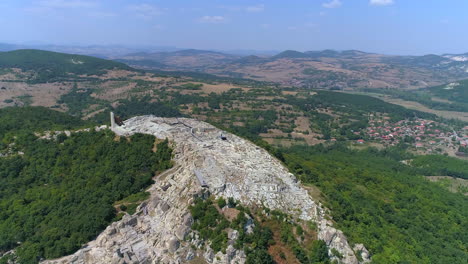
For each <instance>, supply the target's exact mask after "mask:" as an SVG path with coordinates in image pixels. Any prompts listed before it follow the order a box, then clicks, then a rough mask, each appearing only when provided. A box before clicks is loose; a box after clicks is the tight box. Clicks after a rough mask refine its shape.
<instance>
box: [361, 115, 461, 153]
mask: <svg viewBox="0 0 468 264" xmlns="http://www.w3.org/2000/svg"><path fill="white" fill-rule="evenodd" d="M355 134H360V135H364V137H363V138H362V139H359V140H357V141H356V143H357V144H364V143H365V142H366V140H367V141H369V142H374V143H380V144H382V145H384V146H395V145H397V144H399V143H400V142H404V143H408V144H411V145H412V146H413V148H414V149H415V150H416V151H418V152H422V153H425V154H445V153H447V154H448V155H451V156H459V157H464V156H468V126H465V127H463V128H462V129H459V130H458V131H456V130H454V129H453V128H452V127H450V126H449V125H447V124H444V123H439V122H436V121H432V120H426V119H420V118H417V119H413V120H409V119H404V120H400V121H398V122H390V118H389V117H386V116H374V115H370V117H369V126H368V127H367V128H365V129H364V130H363V131H361V132H355Z"/></svg>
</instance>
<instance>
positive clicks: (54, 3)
mask: <svg viewBox="0 0 468 264" xmlns="http://www.w3.org/2000/svg"><path fill="white" fill-rule="evenodd" d="M39 6H42V7H48V8H90V7H95V6H97V3H96V2H92V1H82V0H70V1H65V0H43V1H39Z"/></svg>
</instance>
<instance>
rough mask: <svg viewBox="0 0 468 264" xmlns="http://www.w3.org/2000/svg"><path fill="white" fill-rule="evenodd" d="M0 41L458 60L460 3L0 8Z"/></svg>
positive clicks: (35, 4)
mask: <svg viewBox="0 0 468 264" xmlns="http://www.w3.org/2000/svg"><path fill="white" fill-rule="evenodd" d="M0 8H1V10H2V11H3V15H2V16H1V17H0V22H2V23H1V26H0V29H1V32H2V36H1V37H0V42H1V43H12V44H21V43H23V44H24V43H26V44H30V43H33V42H35V43H36V44H35V45H66V46H91V45H100V46H109V45H114V46H125V47H145V46H147V47H150V46H152V47H153V46H159V47H170V48H172V47H174V48H179V49H201V50H217V51H249V50H250V51H257V52H262V51H268V52H273V51H278V52H279V51H283V50H298V51H308V50H324V49H333V50H361V51H365V52H373V53H382V54H394V55H423V54H445V53H455V54H457V53H465V52H468V48H466V47H465V45H464V42H466V41H468V36H467V35H466V34H465V31H466V28H468V20H467V19H465V15H464V10H468V1H463V0H450V1H422V0H414V1H402V0H356V1H351V0H314V1H305V0H296V1H290V2H288V3H287V4H285V3H284V2H283V1H279V0H274V1H246V0H237V1H216V0H200V1H188V0H181V1H177V2H175V1H171V2H169V1H162V0H161V1H157V0H153V1H141V0H134V1H129V0H112V1H111V0H69V1H65V0H39V1H31V0H16V1H10V0H6V1H2V2H0Z"/></svg>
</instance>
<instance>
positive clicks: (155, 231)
mask: <svg viewBox="0 0 468 264" xmlns="http://www.w3.org/2000/svg"><path fill="white" fill-rule="evenodd" d="M113 131H114V132H115V133H116V134H117V135H119V136H128V135H131V134H134V133H145V134H151V135H154V136H156V137H157V138H160V139H165V138H168V139H169V140H170V141H171V142H172V143H173V146H174V162H175V166H174V167H173V168H172V169H170V170H169V171H166V172H165V173H163V174H161V175H158V176H157V178H156V179H155V182H156V183H155V184H154V185H153V186H152V187H151V188H150V189H149V190H148V191H149V192H150V194H151V195H150V198H149V199H148V200H147V201H146V202H144V203H142V204H141V205H140V206H139V207H138V208H137V212H136V213H135V214H134V215H125V216H124V217H123V218H122V220H120V221H118V222H114V223H112V224H111V225H110V226H108V227H107V229H106V230H105V231H103V232H102V233H101V234H100V235H99V236H98V237H97V239H96V240H94V241H91V242H89V243H88V244H87V245H85V246H84V247H83V248H82V249H80V250H79V251H78V252H76V253H75V254H73V255H70V256H67V257H64V258H61V259H57V260H48V261H44V263H55V264H58V263H187V262H190V261H191V260H194V259H200V260H201V261H203V260H204V261H206V262H207V263H244V262H245V260H246V256H245V253H244V252H243V251H242V250H236V249H235V248H234V247H233V246H232V244H233V243H232V241H233V240H235V239H236V234H235V232H231V233H229V241H230V243H229V246H228V248H227V250H226V252H225V254H223V253H222V252H221V251H220V252H213V250H212V249H211V248H210V247H205V248H203V247H198V246H197V245H199V244H200V243H199V242H200V241H199V236H198V235H197V233H196V231H193V230H192V229H191V225H192V223H193V219H192V216H191V214H190V210H189V205H190V204H192V202H193V201H194V199H195V198H196V197H199V196H200V195H203V194H206V193H208V192H209V193H210V194H212V195H214V196H216V197H224V198H226V199H227V198H229V197H233V198H234V199H236V200H238V201H240V202H241V203H242V204H243V205H246V206H265V207H268V208H270V209H278V210H281V211H282V212H285V213H288V214H290V215H292V216H294V217H296V218H298V219H302V220H313V221H315V222H316V223H317V228H318V230H317V234H318V238H319V239H322V240H324V241H325V242H326V244H327V245H328V247H329V249H330V252H331V250H332V249H335V250H336V251H338V252H339V253H340V254H341V255H342V258H341V259H340V260H339V261H340V262H341V263H350V264H351V263H352V264H355V263H359V261H358V258H357V257H356V253H355V252H359V254H361V256H359V259H363V260H364V261H363V262H367V261H368V260H369V259H368V252H367V250H366V249H365V247H364V246H363V245H356V246H355V247H354V250H353V249H352V248H351V246H350V245H349V243H348V241H347V239H346V237H345V236H344V235H343V233H342V232H341V231H340V230H337V229H336V228H334V227H333V223H332V222H331V221H330V220H328V219H330V217H325V216H326V214H327V212H326V210H325V208H323V207H322V205H321V204H320V203H318V202H316V201H313V200H312V199H311V197H310V196H309V194H308V192H307V191H306V190H305V189H304V188H302V187H301V184H300V183H299V182H298V181H297V180H296V178H295V177H294V175H292V174H291V173H289V172H288V170H287V169H286V168H285V167H284V166H283V165H282V164H281V162H280V161H278V160H277V159H275V158H274V157H272V156H271V155H270V154H269V153H268V152H267V151H265V150H264V149H261V148H260V147H258V146H256V145H254V144H252V143H251V142H249V141H247V140H244V139H242V138H239V137H237V136H234V135H232V134H229V133H226V132H224V131H221V130H219V129H217V128H215V127H213V126H211V125H210V124H207V123H205V122H200V121H197V120H193V119H185V118H159V117H155V116H139V117H134V118H131V119H129V120H127V121H125V122H124V125H123V126H121V127H119V126H114V127H113ZM337 260H338V259H337Z"/></svg>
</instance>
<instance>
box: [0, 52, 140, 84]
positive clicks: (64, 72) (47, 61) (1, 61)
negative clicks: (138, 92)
mask: <svg viewBox="0 0 468 264" xmlns="http://www.w3.org/2000/svg"><path fill="white" fill-rule="evenodd" d="M0 68H19V69H21V70H23V71H31V70H32V71H34V72H35V74H34V76H32V77H31V78H30V79H29V80H28V82H30V83H45V82H51V81H59V80H67V79H70V77H71V76H70V74H73V75H74V77H77V75H101V74H104V73H105V72H106V70H107V69H113V68H115V69H124V70H130V69H131V68H130V67H129V66H127V65H125V64H123V63H119V62H114V61H110V60H104V59H99V58H95V57H90V56H83V55H71V54H64V53H58V52H51V51H43V50H15V51H9V52H0ZM75 75H76V76H75Z"/></svg>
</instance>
